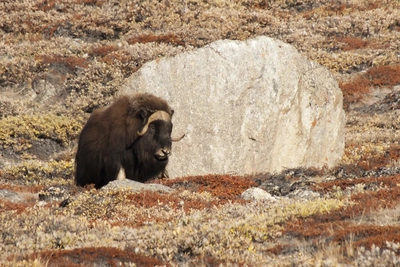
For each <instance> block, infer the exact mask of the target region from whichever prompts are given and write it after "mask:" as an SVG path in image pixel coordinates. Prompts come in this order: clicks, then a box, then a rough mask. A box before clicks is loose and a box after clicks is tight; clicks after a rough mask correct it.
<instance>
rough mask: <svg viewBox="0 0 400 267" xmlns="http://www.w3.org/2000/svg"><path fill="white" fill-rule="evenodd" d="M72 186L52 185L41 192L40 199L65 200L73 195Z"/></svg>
mask: <svg viewBox="0 0 400 267" xmlns="http://www.w3.org/2000/svg"><path fill="white" fill-rule="evenodd" d="M71 187H72V186H65V185H57V186H50V187H47V188H45V189H43V190H42V191H40V192H39V201H63V200H65V199H68V198H70V197H71V195H72V194H71Z"/></svg>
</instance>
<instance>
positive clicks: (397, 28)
mask: <svg viewBox="0 0 400 267" xmlns="http://www.w3.org/2000/svg"><path fill="white" fill-rule="evenodd" d="M0 31H1V35H2V38H1V40H0V58H1V60H0V195H1V197H0V225H1V229H0V239H1V240H0V254H1V255H2V256H1V258H0V265H5V266H87V265H102V266H117V265H126V266H155V265H158V266H163V265H165V266H192V265H197V266H219V265H222V266H242V265H244V266H260V265H263V266H266V265H273V266H293V265H296V266H321V265H323V266H337V265H350V266H396V265H397V266H398V265H400V217H399V212H400V206H399V203H400V144H399V136H400V132H399V130H400V116H399V115H400V114H399V108H400V100H399V99H400V92H399V91H400V87H399V86H400V54H399V51H400V2H399V1H398V0H385V1H372V0H349V1H325V0H318V1H308V0H305V1H296V0H293V1H288V0H273V1H264V0H254V1H253V0H251V1H250V0H244V1H236V0H207V1H206V0H192V1H178V0H176V1H175V0H161V1H150V0H148V1H127V0H111V1H103V0H57V1H55V0H29V1H28V0H20V1H11V0H5V1H1V3H0ZM259 35H267V36H270V37H274V38H277V39H280V40H282V41H284V42H287V43H290V44H292V45H293V46H295V47H296V48H297V49H298V50H299V51H300V52H301V53H303V54H305V55H306V56H307V57H309V58H310V59H312V60H315V61H317V62H318V63H320V64H322V65H324V66H325V67H326V68H328V69H329V70H331V71H332V72H333V73H334V75H335V78H336V79H337V81H338V83H339V86H340V88H341V89H342V91H343V95H344V104H345V106H344V108H345V111H346V148H345V153H344V156H343V159H342V161H341V162H340V164H339V165H338V166H337V167H335V168H334V169H322V170H315V169H301V168H299V169H294V170H286V171H284V172H282V173H278V174H269V173H266V174H258V175H253V176H249V177H235V176H229V175H208V176H203V177H182V178H178V179H174V180H164V179H163V180H160V181H158V183H161V184H164V185H168V186H170V187H171V188H173V189H175V192H174V193H172V194H166V193H154V192H151V193H150V192H146V191H143V192H139V193H132V192H130V191H129V190H96V189H94V188H91V187H86V188H80V187H77V186H75V185H74V179H73V175H74V173H73V172H74V162H73V159H74V156H75V152H76V142H77V137H78V134H79V132H80V130H81V129H82V127H83V125H84V123H85V122H86V120H87V118H88V117H89V115H90V113H91V112H92V111H93V110H94V109H95V108H97V107H100V106H104V105H106V104H109V103H111V102H112V100H113V97H114V96H115V94H116V93H117V91H118V89H119V88H120V86H121V84H122V83H123V82H124V80H125V79H126V78H127V77H129V75H131V74H132V73H133V72H135V71H136V70H138V69H139V68H140V67H141V66H142V65H143V64H144V63H145V62H148V61H150V60H156V59H159V58H161V57H166V56H173V55H176V54H177V53H179V52H182V51H188V50H191V49H196V48H198V47H202V46H204V45H206V44H208V43H210V42H213V41H215V40H219V39H236V40H245V39H247V38H251V37H255V36H259ZM177 112H178V111H177ZM255 186H258V187H260V188H262V189H265V190H267V191H268V192H270V193H271V194H272V196H273V197H274V199H275V201H273V200H269V201H264V202H263V201H249V200H244V199H243V198H241V197H240V194H241V193H242V192H243V191H245V190H246V189H248V188H250V187H255ZM316 193H317V194H316ZM65 199H69V200H68V201H64V200H65Z"/></svg>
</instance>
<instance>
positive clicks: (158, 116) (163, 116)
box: [137, 110, 171, 136]
mask: <svg viewBox="0 0 400 267" xmlns="http://www.w3.org/2000/svg"><path fill="white" fill-rule="evenodd" d="M156 120H163V121H170V120H171V116H170V115H169V114H168V113H167V112H166V111H163V110H159V111H156V112H154V113H153V114H151V115H150V117H149V119H148V120H147V123H146V125H145V126H144V127H143V129H142V130H141V131H137V134H138V135H139V136H143V135H144V134H145V133H146V132H147V129H148V128H149V124H150V123H152V122H153V121H156Z"/></svg>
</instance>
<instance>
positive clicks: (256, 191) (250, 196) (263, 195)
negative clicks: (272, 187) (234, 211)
mask: <svg viewBox="0 0 400 267" xmlns="http://www.w3.org/2000/svg"><path fill="white" fill-rule="evenodd" d="M241 196H242V198H244V199H247V200H266V201H269V202H276V201H277V198H276V197H273V196H272V195H271V194H270V193H268V192H267V191H265V190H262V189H260V188H257V187H252V188H249V189H247V190H246V191H244V192H243V193H242V195H241Z"/></svg>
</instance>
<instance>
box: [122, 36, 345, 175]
mask: <svg viewBox="0 0 400 267" xmlns="http://www.w3.org/2000/svg"><path fill="white" fill-rule="evenodd" d="M137 92H148V93H153V94H155V95H157V96H160V97H163V98H164V99H166V100H167V101H168V102H169V103H170V105H171V106H172V107H173V108H174V109H175V114H174V117H173V122H174V131H173V135H175V136H180V135H181V134H182V133H186V137H185V138H184V139H183V140H182V141H180V142H179V143H174V144H173V149H172V153H173V154H172V156H171V158H170V162H169V165H168V172H169V175H170V177H181V176H186V175H204V174H209V173H218V174H227V173H228V174H238V175H244V174H252V173H265V172H279V171H281V170H283V169H284V168H296V167H322V166H328V167H332V166H334V165H335V164H336V163H338V161H339V160H340V159H341V157H342V154H343V151H344V124H345V115H344V111H343V109H342V101H343V96H342V93H341V91H340V89H339V87H338V85H337V82H336V81H335V79H334V78H333V76H332V75H331V74H330V73H329V71H328V70H326V69H325V68H324V67H322V66H321V65H319V64H317V63H315V62H312V61H309V60H308V59H307V58H306V57H305V56H303V55H301V54H299V53H298V52H297V51H296V49H295V48H294V47H292V46H291V45H288V44H285V43H283V42H281V41H278V40H274V39H271V38H268V37H258V38H256V39H251V40H247V41H244V42H241V41H230V40H223V41H217V42H214V43H212V44H210V45H208V46H206V47H204V48H201V49H198V50H195V51H190V52H185V53H182V54H179V55H177V56H175V57H172V58H163V59H160V60H156V61H152V62H149V63H147V64H145V65H144V66H143V67H142V68H141V69H140V70H139V71H137V72H136V73H134V74H133V75H132V76H131V77H130V78H129V79H128V81H127V83H126V85H125V86H124V88H122V90H121V92H120V94H134V93H137Z"/></svg>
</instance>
